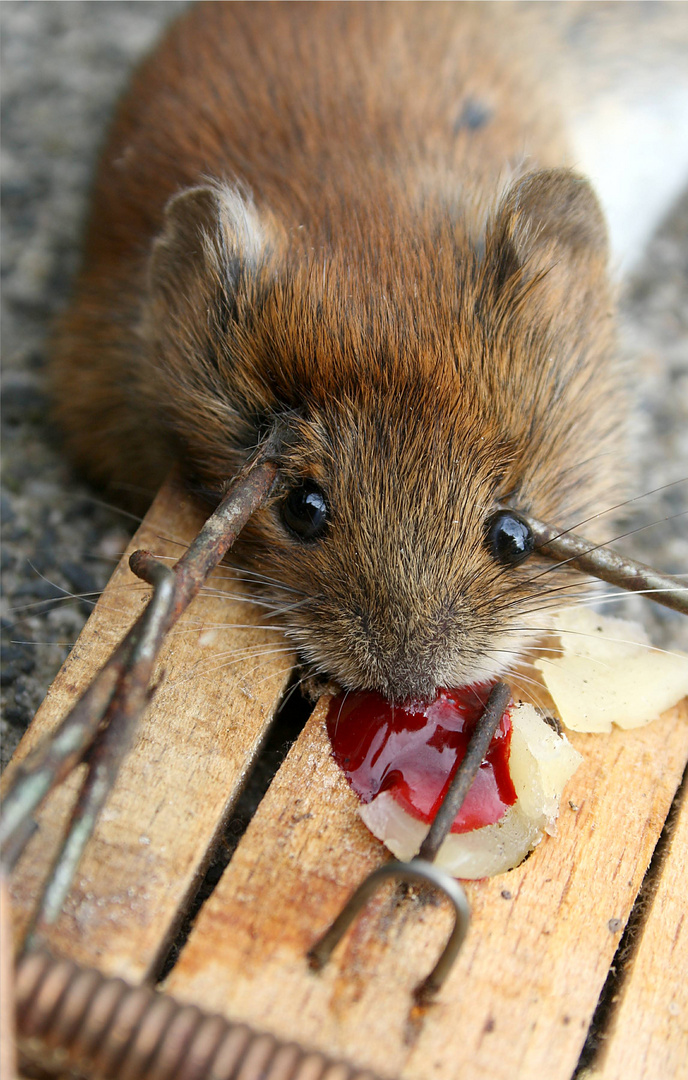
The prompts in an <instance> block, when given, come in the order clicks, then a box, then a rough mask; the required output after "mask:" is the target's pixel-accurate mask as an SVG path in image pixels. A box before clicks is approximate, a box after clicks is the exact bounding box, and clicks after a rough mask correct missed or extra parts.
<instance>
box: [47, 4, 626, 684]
mask: <svg viewBox="0 0 688 1080" xmlns="http://www.w3.org/2000/svg"><path fill="white" fill-rule="evenodd" d="M512 19H513V12H512V11H511V9H510V8H508V7H503V6H502V5H500V4H489V5H488V4H476V5H473V4H464V3H462V4H441V3H440V4H435V3H422V4H416V3H401V4H397V3H381V4H378V3H365V4H358V3H343V4H339V3H322V4H320V3H318V4H309V3H304V4H302V3H278V4H272V3H264V4H250V3H248V4H243V3H232V4H224V3H208V4H199V5H197V6H195V7H193V8H191V9H190V10H189V11H188V12H187V13H185V14H184V15H183V16H182V18H181V19H180V20H179V21H178V22H176V23H175V24H174V25H173V26H172V28H171V29H170V30H169V32H168V33H167V35H166V37H165V38H164V39H163V41H162V43H161V44H160V46H159V47H158V48H157V50H156V51H155V52H154V53H153V55H152V56H151V57H150V58H149V59H148V60H147V61H146V62H145V63H144V65H143V66H142V68H141V69H140V70H139V72H138V73H137V75H136V76H135V78H134V80H133V83H132V85H131V88H130V90H129V92H128V94H127V96H126V97H125V99H124V101H123V102H122V104H121V106H120V108H119V111H118V113H117V116H116V118H115V121H114V124H113V127H112V130H111V132H110V135H109V139H108V142H107V145H106V148H105V151H104V154H103V157H102V161H101V164H100V167H99V171H98V175H97V178H96V183H95V190H94V198H93V205H92V212H91V219H90V223H89V227H88V233H87V239H86V249H85V257H84V264H83V268H82V271H81V274H80V277H79V279H78V282H77V286H76V290H75V296H74V299H73V302H72V305H71V307H70V309H69V311H68V312H67V314H66V316H65V318H64V319H63V320H62V323H61V325H60V327H59V329H58V333H57V337H56V343H55V350H54V354H55V359H54V386H55V395H56V402H57V412H58V417H59V419H60V422H61V424H62V426H63V428H64V430H65V433H66V439H67V444H68V447H69V449H70V451H71V453H72V455H73V457H74V459H75V460H76V461H77V462H78V463H79V464H80V465H81V467H82V468H84V469H86V470H87V471H88V472H89V474H90V475H91V477H92V478H93V479H95V480H96V481H98V482H100V483H110V484H111V485H113V487H112V490H113V491H116V490H117V485H118V484H127V485H130V484H132V483H133V484H140V485H143V486H145V487H147V488H149V489H150V488H151V487H153V486H154V485H156V484H158V483H159V482H160V481H161V480H162V479H163V478H164V476H165V474H166V472H167V471H168V470H169V468H170V467H171V465H173V464H177V465H178V467H179V468H180V470H181V473H182V475H183V476H184V477H185V478H186V480H187V482H188V483H189V485H190V486H191V489H192V490H194V491H196V492H197V493H198V495H199V497H201V498H204V499H206V501H208V502H210V503H212V502H213V500H217V499H218V498H219V497H220V495H221V493H222V491H223V490H224V488H225V486H226V483H227V481H228V479H230V478H231V477H232V476H233V475H234V474H235V473H236V472H237V470H238V469H239V468H240V467H241V465H242V464H243V463H244V462H245V461H246V460H247V458H248V457H249V455H250V454H251V453H252V452H253V451H254V449H255V447H256V445H257V444H258V442H259V441H260V439H261V438H262V436H263V435H264V434H265V432H266V431H268V430H269V429H270V427H271V426H272V424H274V423H275V421H280V423H281V424H282V425H283V429H284V430H285V431H286V436H285V442H284V450H283V459H282V461H281V477H282V481H281V486H280V488H279V489H278V490H277V491H276V492H275V494H274V497H273V498H272V499H271V502H270V504H269V505H267V506H266V507H265V508H264V509H263V510H261V511H260V512H259V513H258V514H256V515H255V517H254V518H253V519H252V521H251V523H250V524H249V527H248V528H247V529H246V530H245V532H244V534H242V537H241V542H240V544H239V545H237V548H236V557H237V559H238V560H240V561H241V563H242V564H243V565H245V566H247V567H249V568H250V569H252V570H253V571H254V572H255V574H256V575H257V576H260V578H261V580H262V584H261V585H260V588H261V599H262V600H263V602H265V600H266V598H267V599H268V600H269V601H271V602H273V603H274V608H275V612H276V613H277V617H278V618H280V619H281V622H282V625H283V627H284V631H285V633H286V634H287V635H288V636H289V637H290V638H291V640H293V641H294V643H295V644H296V646H297V648H298V651H299V653H300V655H301V657H302V659H303V661H304V663H305V664H306V665H307V666H308V668H309V670H310V671H311V672H312V673H313V674H315V675H317V676H320V677H324V678H331V679H333V680H334V681H336V682H337V683H339V684H340V685H342V686H344V687H346V688H365V689H375V690H378V691H379V692H381V693H383V694H385V695H386V696H387V697H389V698H391V699H393V700H394V699H397V700H401V699H408V698H426V697H429V696H432V695H433V694H434V692H435V691H436V689H437V688H438V687H441V686H459V685H462V684H464V683H467V682H474V681H480V680H484V679H488V678H490V677H493V676H495V675H496V674H498V673H500V672H503V671H505V670H508V668H509V665H510V664H511V662H512V661H513V660H514V659H515V658H516V657H518V655H519V653H520V651H521V650H522V649H523V648H524V647H526V646H527V645H528V644H529V643H532V641H533V639H534V637H536V636H537V635H539V634H540V633H541V632H542V630H543V629H544V628H546V624H547V615H546V609H547V606H548V604H550V603H551V599H550V598H551V597H554V598H557V597H558V596H559V593H558V592H557V590H561V589H562V587H564V586H566V585H567V584H568V583H570V582H571V581H573V580H575V577H574V576H572V575H571V572H567V571H566V569H563V570H557V569H555V570H550V571H548V572H546V573H545V572H544V571H545V568H546V566H547V564H546V563H544V562H540V561H538V560H537V558H536V557H535V556H533V557H532V558H530V559H528V560H526V561H523V562H521V561H520V558H519V553H518V550H517V548H518V538H516V541H515V543H516V548H514V547H513V542H514V540H513V537H512V538H510V537H509V536H508V535H507V534H508V531H509V530H508V523H507V527H506V531H505V529H504V528H502V527H501V526H500V525H499V522H498V523H497V525H496V526H495V521H496V520H497V519H495V513H496V511H497V510H499V509H500V508H504V507H506V508H512V509H514V510H516V511H518V510H523V511H525V512H528V513H530V514H532V515H533V516H534V517H537V518H539V519H541V520H545V521H548V522H551V523H553V524H556V525H557V526H558V527H561V528H562V529H565V528H569V527H573V526H574V525H576V524H577V523H579V522H581V521H583V520H584V519H587V518H588V517H590V516H591V515H593V514H595V513H596V512H598V511H602V510H605V509H606V508H607V507H609V506H610V505H611V504H612V503H613V502H615V501H616V500H617V498H618V493H619V488H620V484H622V476H623V469H622V466H621V464H620V463H621V462H622V460H623V451H622V448H623V440H624V424H625V416H626V413H627V408H626V405H625V388H624V385H625V380H624V377H623V373H622V372H621V370H620V366H619V362H618V359H617V349H616V341H615V323H614V313H613V296H612V290H611V288H610V284H609V280H608V272H607V262H608V244H607V235H606V229H605V223H604V219H603V215H602V212H601V210H600V207H599V204H598V201H597V199H596V197H595V195H594V193H593V191H592V188H591V186H590V184H589V183H588V182H587V181H586V180H585V179H584V178H583V177H581V176H579V175H577V174H576V173H575V172H574V171H572V170H571V169H570V167H569V157H568V150H567V146H566V140H565V137H564V133H563V131H562V123H561V120H560V117H559V115H558V112H557V109H556V105H555V104H553V101H552V95H551V94H550V93H548V92H547V89H546V88H543V87H542V86H540V85H538V80H537V77H536V76H534V74H533V69H532V65H531V64H530V63H529V58H528V57H527V56H526V55H524V54H523V53H522V52H521V51H520V49H519V48H517V47H515V44H514V43H515V38H514V33H513V28H512V21H511V20H512ZM502 524H503V522H502ZM588 531H591V530H590V528H588ZM593 535H594V530H593ZM510 545H511V546H510ZM557 602H558V601H557Z"/></svg>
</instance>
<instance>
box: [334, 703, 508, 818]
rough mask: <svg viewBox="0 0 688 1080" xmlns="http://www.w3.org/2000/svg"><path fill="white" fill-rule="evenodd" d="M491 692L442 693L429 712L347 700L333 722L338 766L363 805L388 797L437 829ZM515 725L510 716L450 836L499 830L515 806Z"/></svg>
mask: <svg viewBox="0 0 688 1080" xmlns="http://www.w3.org/2000/svg"><path fill="white" fill-rule="evenodd" d="M490 689H491V688H490V687H489V686H485V685H482V684H481V685H477V686H464V687H461V688H460V689H458V690H440V691H438V694H437V697H436V698H435V700H434V701H433V702H430V703H429V704H428V703H426V702H418V701H411V702H408V703H406V704H403V705H392V704H391V703H390V702H389V701H387V700H386V699H385V698H383V697H381V695H380V694H376V693H374V692H368V693H358V694H351V693H350V694H340V696H339V697H336V698H334V700H333V701H332V703H331V705H330V709H329V712H328V714H327V731H328V734H329V736H330V742H331V743H332V751H333V754H334V758H335V761H336V762H337V764H338V765H339V767H340V768H341V769H342V770H343V772H344V774H345V775H346V778H347V780H348V781H349V783H350V784H351V786H352V788H353V789H354V791H355V792H356V794H357V795H358V797H359V798H360V799H361V801H362V802H364V803H368V802H371V800H372V799H374V798H375V796H376V795H379V793H380V792H381V791H391V792H392V794H393V795H394V798H395V799H396V801H397V802H398V803H399V804H400V805H401V806H402V807H403V809H404V810H406V812H407V813H409V814H411V815H412V816H413V817H415V818H419V819H420V820H421V821H424V822H430V821H432V820H433V819H434V817H435V815H436V813H437V811H438V810H439V807H440V804H441V802H442V799H443V797H444V795H445V792H446V790H447V788H448V787H449V783H450V781H451V778H452V776H453V775H454V772H455V771H456V769H457V767H458V765H459V764H460V762H461V761H462V760H463V757H464V755H465V753H466V749H467V747H468V743H469V741H470V738H471V734H472V732H473V729H474V727H475V725H476V723H477V721H478V719H479V718H480V715H481V713H482V712H483V709H484V708H485V703H486V701H487V698H488V695H489V693H490ZM510 743H511V720H510V718H509V714H508V712H505V713H504V715H503V717H502V719H501V720H500V723H499V727H498V728H497V731H496V733H495V735H494V738H493V739H492V742H491V743H490V749H489V750H488V752H487V756H486V757H485V758H484V759H483V762H482V764H481V766H480V768H479V769H478V774H477V776H476V778H475V780H474V781H473V784H472V785H471V788H470V790H469V792H468V795H467V796H466V798H465V800H464V804H463V806H462V808H461V810H460V811H459V813H458V815H457V817H456V820H455V822H454V824H453V825H452V828H451V831H452V832H455V833H461V832H469V831H470V830H471V829H479V828H481V827H482V826H483V825H492V824H493V823H494V822H495V821H499V819H500V818H501V817H502V816H503V814H504V813H505V811H506V809H507V807H509V806H513V804H514V803H515V802H516V791H515V790H514V785H513V783H512V781H511V776H510V774H509V747H510Z"/></svg>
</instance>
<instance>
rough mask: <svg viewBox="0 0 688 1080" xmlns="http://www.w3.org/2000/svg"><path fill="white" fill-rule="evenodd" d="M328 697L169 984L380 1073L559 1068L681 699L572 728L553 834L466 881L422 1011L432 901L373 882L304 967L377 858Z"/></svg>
mask: <svg viewBox="0 0 688 1080" xmlns="http://www.w3.org/2000/svg"><path fill="white" fill-rule="evenodd" d="M325 709H326V703H325V702H322V703H321V705H320V706H319V707H318V709H317V710H316V712H315V713H314V715H313V716H312V718H311V720H310V722H309V724H308V725H307V727H306V729H305V730H304V732H303V734H302V736H301V738H300V739H299V740H298V742H297V743H296V744H295V745H294V746H293V747H292V750H291V751H290V754H289V756H288V758H287V759H286V761H285V762H284V764H283V766H282V768H281V770H280V772H279V773H278V775H277V777H276V778H275V780H274V781H273V784H272V785H271V788H270V790H269V792H268V794H267V796H266V797H265V799H264V800H263V803H262V804H261V807H260V809H259V811H258V814H257V815H256V817H254V819H253V821H252V823H251V825H250V827H249V829H248V831H247V833H246V835H245V836H244V838H243V841H242V843H241V844H240V846H239V848H238V850H237V852H236V853H235V855H234V858H233V860H232V862H231V863H230V865H229V867H228V868H227V870H226V871H225V873H224V876H223V878H222V880H221V881H220V884H219V885H218V887H217V889H216V890H215V892H214V894H213V895H212V896H211V898H210V899H209V900H208V902H207V903H206V904H205V906H204V908H203V910H202V912H201V914H200V916H199V918H198V920H197V923H196V925H195V927H194V930H193V931H192V934H191V936H190V938H189V941H188V943H187V945H186V948H185V949H184V951H183V952H182V954H181V957H180V960H179V962H178V964H177V965H176V967H175V969H174V970H173V972H172V973H171V975H170V978H169V979H168V983H167V986H168V989H169V990H170V992H171V993H173V994H174V995H175V996H176V997H178V998H181V999H185V1000H187V1001H196V1002H199V1003H202V1004H203V1006H204V1007H205V1008H207V1009H211V1010H218V1011H221V1012H225V1013H226V1014H227V1015H231V1016H232V1018H234V1019H242V1020H248V1021H250V1022H252V1023H254V1024H257V1025H260V1026H261V1027H267V1028H269V1029H270V1030H272V1031H274V1032H275V1033H276V1034H278V1035H280V1036H282V1037H285V1038H291V1039H297V1040H299V1041H300V1042H302V1043H304V1044H306V1045H310V1046H314V1047H316V1048H320V1049H326V1050H327V1051H328V1052H329V1053H331V1054H333V1055H341V1056H345V1057H346V1058H348V1059H349V1060H351V1061H352V1062H354V1063H355V1064H356V1065H358V1066H362V1067H367V1068H372V1069H375V1070H376V1071H378V1072H379V1073H381V1074H382V1075H387V1076H401V1077H408V1078H413V1080H426V1078H428V1080H429V1078H431V1077H432V1078H434V1080H444V1078H447V1080H449V1078H450V1077H451V1078H454V1077H456V1076H459V1075H460V1076H461V1078H462V1080H472V1078H474V1077H475V1078H476V1080H477V1078H482V1077H486V1078H487V1077H490V1078H491V1080H500V1078H504V1080H507V1078H508V1080H517V1078H521V1080H530V1078H532V1077H534V1076H546V1077H547V1078H548V1080H558V1078H562V1080H563V1078H566V1080H569V1078H570V1077H571V1076H572V1074H573V1072H574V1069H575V1066H576V1063H577V1060H578V1057H579V1054H580V1050H581V1047H582V1045H583V1042H584V1040H585V1036H586V1033H587V1030H588V1027H589V1023H590V1020H591V1017H592V1014H593V1011H594V1008H595V1005H596V1002H597V999H598V996H599V993H600V990H601V988H602V986H603V984H604V981H605V978H606V976H607V972H608V969H609V965H610V963H611V961H612V958H613V956H614V952H615V950H616V947H617V944H618V942H619V938H620V935H621V933H622V931H623V928H624V926H625V923H626V920H627V918H628V915H629V912H630V910H631V907H632V905H633V902H634V899H635V896H636V894H637V891H638V888H639V886H640V883H641V881H642V878H643V875H644V873H645V870H646V867H647V865H648V863H649V860H650V857H651V855H652V851H653V849H654V847H655V844H656V841H657V837H658V835H659V833H660V831H661V828H662V824H663V821H664V819H665V816H666V813H667V811H668V809H669V806H670V804H671V800H672V798H673V796H674V793H675V791H676V788H677V786H678V783H679V781H680V777H681V774H682V772H683V768H684V765H685V762H686V759H687V758H688V722H687V720H688V710H687V708H686V704H685V703H684V704H683V705H682V706H680V707H678V708H677V709H675V710H672V711H671V712H670V713H667V714H665V715H664V716H663V717H662V718H661V719H660V720H659V721H657V722H655V723H654V724H652V725H650V726H649V727H646V728H643V729H639V730H637V731H632V732H622V731H619V730H615V731H614V732H613V733H612V735H611V736H602V737H600V736H594V735H581V736H576V737H575V744H576V746H577V747H578V748H579V749H580V750H581V751H582V753H583V754H584V756H585V763H584V765H583V766H582V767H581V768H580V769H579V771H578V772H577V773H576V775H575V776H574V777H573V779H572V781H571V782H570V785H569V788H568V790H567V793H566V797H565V800H564V804H563V805H564V809H563V810H562V814H561V817H560V824H559V836H558V838H557V839H546V840H545V841H544V842H543V843H542V844H541V845H540V847H539V848H538V849H537V850H536V851H535V852H534V854H533V855H532V856H531V857H530V858H529V859H528V860H527V861H526V862H525V863H524V864H523V865H522V866H520V867H519V868H518V869H516V870H513V871H511V872H510V873H508V874H505V875H501V876H499V877H497V878H493V879H492V880H488V881H480V882H475V883H469V886H468V892H469V899H470V902H471V906H472V911H473V916H472V925H471V928H470V930H469V936H468V938H467V940H466V943H465V946H464V949H463V952H462V954H461V956H460V958H459V961H458V963H457V966H456V967H455V969H454V971H453V972H452V975H451V977H450V979H449V981H448V983H447V984H446V985H445V987H444V989H443V991H442V993H441V994H440V996H439V999H438V1000H437V1002H436V1003H435V1004H434V1005H432V1006H430V1007H428V1008H427V1009H425V1010H421V1009H418V1008H413V1007H411V1002H410V996H409V995H410V992H411V990H412V988H413V987H414V986H415V985H416V984H417V982H418V981H419V980H420V979H421V978H422V977H423V976H424V975H425V974H426V973H427V972H428V970H429V968H430V967H431V965H432V963H433V961H434V959H435V957H436V956H437V954H438V951H439V950H440V948H441V947H442V944H443V942H444V939H445V936H446V934H447V932H448V930H449V926H450V915H449V912H448V911H446V910H445V909H444V906H443V905H442V904H438V902H437V901H436V900H435V898H434V897H432V896H430V897H429V896H427V895H425V894H422V893H415V894H414V895H413V897H412V898H411V899H408V900H405V901H403V902H402V903H399V902H398V901H397V900H396V899H394V898H393V897H391V896H390V894H389V892H388V893H387V894H385V895H381V896H380V898H379V899H378V900H376V901H375V902H374V903H373V904H371V906H370V907H369V909H368V911H367V912H366V914H365V915H364V916H363V917H361V918H360V919H359V921H358V922H357V923H356V924H355V925H354V927H353V929H352V930H350V931H349V934H348V935H347V937H346V938H345V939H344V942H343V943H340V946H339V948H338V950H337V951H336V953H335V956H334V959H333V961H332V962H331V963H330V964H329V965H328V967H326V968H325V970H324V972H322V973H321V974H319V975H316V974H313V973H311V972H310V971H309V970H308V967H307V965H306V962H305V958H304V954H305V952H306V950H307V949H308V947H309V946H310V945H311V944H312V943H313V942H314V940H315V939H316V937H317V936H318V935H319V934H320V933H321V932H322V931H323V930H324V928H325V927H326V926H327V925H328V924H329V922H330V921H331V919H332V918H333V917H334V916H335V914H336V913H337V912H338V911H339V909H340V908H341V906H342V904H343V903H344V902H345V900H346V899H347V897H348V896H349V894H350V893H351V891H352V889H353V888H354V886H355V885H357V884H358V883H359V882H360V881H361V880H362V878H363V877H364V876H365V875H366V874H367V873H368V872H369V870H370V869H372V868H373V867H374V866H376V865H379V864H380V863H381V862H382V861H384V860H385V858H386V853H385V852H384V849H383V848H382V846H381V845H380V844H379V843H378V842H377V841H376V840H374V839H373V838H372V837H371V836H370V835H369V834H368V833H367V831H366V830H365V828H364V827H363V825H362V823H361V822H360V820H359V818H358V814H357V805H356V799H355V797H354V796H353V795H352V793H351V791H350V790H349V788H348V786H347V784H346V782H345V780H344V778H343V776H342V774H341V773H340V772H339V770H338V768H337V767H336V765H335V764H334V761H333V760H332V758H331V757H330V753H329V744H328V740H327V735H326V731H325V727H324V718H325ZM572 741H574V740H572ZM569 800H570V802H571V803H572V804H573V807H575V809H573V808H570V807H569Z"/></svg>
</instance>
